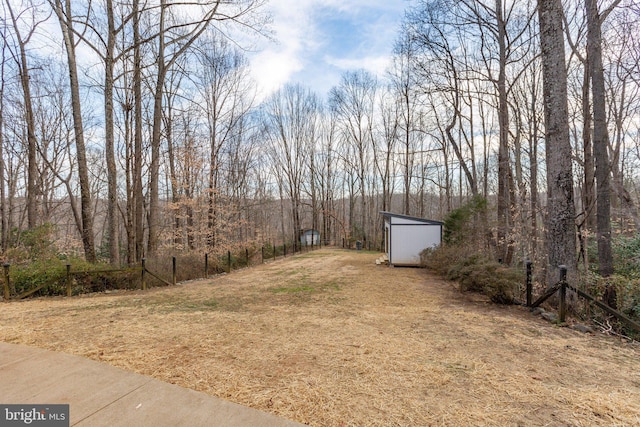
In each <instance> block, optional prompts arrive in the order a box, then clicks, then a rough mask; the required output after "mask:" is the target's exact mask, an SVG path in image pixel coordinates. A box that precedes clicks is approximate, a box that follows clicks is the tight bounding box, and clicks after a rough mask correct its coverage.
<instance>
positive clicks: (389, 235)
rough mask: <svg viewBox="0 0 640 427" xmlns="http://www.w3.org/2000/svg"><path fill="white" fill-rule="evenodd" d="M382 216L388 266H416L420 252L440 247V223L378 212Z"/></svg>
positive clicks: (418, 262) (418, 263)
mask: <svg viewBox="0 0 640 427" xmlns="http://www.w3.org/2000/svg"><path fill="white" fill-rule="evenodd" d="M380 213H381V214H382V215H383V216H384V250H385V253H386V255H387V258H388V259H389V264H390V265H399V266H418V265H420V252H422V251H423V250H424V249H426V248H432V247H436V246H440V243H441V242H442V225H443V223H442V222H440V221H432V220H429V219H423V218H417V217H412V216H407V215H399V214H394V213H390V212H380Z"/></svg>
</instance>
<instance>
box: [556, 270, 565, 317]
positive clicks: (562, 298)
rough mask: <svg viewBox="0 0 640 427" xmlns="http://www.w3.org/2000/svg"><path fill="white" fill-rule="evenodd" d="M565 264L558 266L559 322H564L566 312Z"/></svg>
mask: <svg viewBox="0 0 640 427" xmlns="http://www.w3.org/2000/svg"><path fill="white" fill-rule="evenodd" d="M566 300H567V266H566V265H561V266H560V313H559V315H558V317H559V319H558V320H559V321H560V323H564V319H565V317H566V314H567V306H566Z"/></svg>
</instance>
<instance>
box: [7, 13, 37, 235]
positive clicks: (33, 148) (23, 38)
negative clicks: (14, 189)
mask: <svg viewBox="0 0 640 427" xmlns="http://www.w3.org/2000/svg"><path fill="white" fill-rule="evenodd" d="M5 6H6V8H7V10H8V11H9V16H10V17H11V23H12V26H13V33H14V37H15V42H16V44H17V49H18V51H17V52H16V51H13V50H11V56H12V57H13V59H14V61H15V62H16V65H17V66H18V71H19V74H20V82H21V84H22V92H23V95H24V114H25V121H26V125H27V147H28V150H27V152H28V154H27V159H28V160H27V225H28V227H29V228H34V227H36V226H37V225H38V222H39V221H38V186H37V180H38V168H37V158H36V157H37V143H38V142H37V140H36V131H35V118H34V113H33V106H32V98H31V83H30V70H29V61H28V57H27V44H28V43H29V41H30V40H31V37H33V35H34V34H35V32H36V29H37V28H38V26H39V25H40V24H41V23H42V22H44V21H46V19H47V18H42V19H39V18H38V10H37V8H38V7H39V5H34V4H30V5H29V7H27V8H25V9H24V10H23V11H21V12H20V13H19V14H17V13H15V12H14V9H13V7H12V6H11V2H10V1H5ZM27 14H30V16H29V17H27V18H25V17H24V15H27ZM26 19H28V20H29V24H28V28H27V31H26V35H23V33H22V29H21V28H22V25H21V22H22V21H23V20H26Z"/></svg>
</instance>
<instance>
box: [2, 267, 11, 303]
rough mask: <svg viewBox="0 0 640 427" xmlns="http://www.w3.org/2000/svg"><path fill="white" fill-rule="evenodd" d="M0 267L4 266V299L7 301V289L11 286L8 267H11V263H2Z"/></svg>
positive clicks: (8, 296) (8, 292) (9, 295)
mask: <svg viewBox="0 0 640 427" xmlns="http://www.w3.org/2000/svg"><path fill="white" fill-rule="evenodd" d="M2 267H3V268H4V301H5V302H7V301H9V298H11V292H10V291H9V289H10V286H11V278H10V276H9V267H11V264H4V265H3V266H2Z"/></svg>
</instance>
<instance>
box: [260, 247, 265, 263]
mask: <svg viewBox="0 0 640 427" xmlns="http://www.w3.org/2000/svg"><path fill="white" fill-rule="evenodd" d="M260 253H261V254H262V256H261V257H260V259H261V260H262V264H264V245H262V249H261V250H260Z"/></svg>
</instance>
